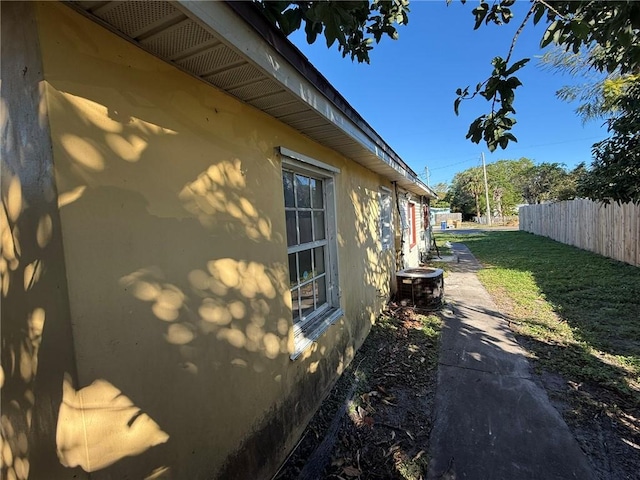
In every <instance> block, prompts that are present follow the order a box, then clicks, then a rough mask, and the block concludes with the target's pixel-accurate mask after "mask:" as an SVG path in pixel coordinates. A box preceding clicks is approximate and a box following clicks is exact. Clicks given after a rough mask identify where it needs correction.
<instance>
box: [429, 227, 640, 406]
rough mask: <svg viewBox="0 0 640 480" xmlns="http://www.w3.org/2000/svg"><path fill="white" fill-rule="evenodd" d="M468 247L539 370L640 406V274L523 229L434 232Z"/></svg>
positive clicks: (482, 278) (480, 274)
mask: <svg viewBox="0 0 640 480" xmlns="http://www.w3.org/2000/svg"><path fill="white" fill-rule="evenodd" d="M447 240H448V241H450V242H461V243H464V244H465V245H466V246H467V247H469V249H470V250H471V251H472V252H473V254H474V255H475V256H476V258H477V259H478V260H479V261H480V262H481V263H482V264H483V266H484V267H485V268H484V269H482V270H480V271H479V272H478V277H479V278H480V281H481V282H482V283H483V284H484V286H485V287H486V288H487V290H488V291H489V292H490V293H491V295H492V296H493V298H494V300H495V301H496V303H497V304H498V306H499V308H500V309H501V310H502V311H503V312H504V313H505V314H506V315H507V316H508V317H509V318H510V319H511V326H512V328H513V329H514V330H515V332H516V334H518V335H520V338H521V341H522V343H523V346H524V347H525V348H527V349H528V350H529V351H530V352H531V354H532V355H533V356H534V358H535V359H536V361H535V365H536V367H537V368H542V369H545V370H547V371H551V372H556V373H560V374H562V375H564V376H565V377H566V378H567V379H568V380H570V381H573V382H576V383H580V382H589V383H591V384H595V385H598V386H601V387H605V388H607V389H609V390H611V391H612V392H615V393H616V394H618V395H620V397H621V399H623V400H624V401H625V402H627V401H628V402H630V403H631V404H633V405H636V406H638V405H640V269H639V268H637V267H633V266H631V265H627V264H624V263H620V262H617V261H614V260H610V259H607V258H605V257H602V256H599V255H595V254H592V253H590V252H586V251H584V250H579V249H577V248H574V247H570V246H567V245H563V244H561V243H558V242H554V241H552V240H549V239H547V238H544V237H539V236H535V235H532V234H529V233H525V232H487V233H483V232H478V233H474V234H470V235H459V236H458V235H455V234H451V233H447V234H437V235H436V241H437V242H438V243H439V244H443V243H444V242H446V241H447Z"/></svg>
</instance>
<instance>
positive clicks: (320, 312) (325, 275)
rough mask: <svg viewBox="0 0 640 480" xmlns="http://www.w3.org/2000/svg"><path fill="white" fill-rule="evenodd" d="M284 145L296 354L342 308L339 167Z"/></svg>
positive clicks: (334, 317) (320, 331)
mask: <svg viewBox="0 0 640 480" xmlns="http://www.w3.org/2000/svg"><path fill="white" fill-rule="evenodd" d="M280 151H281V153H283V158H282V159H283V162H282V185H283V191H284V206H285V220H286V233H287V251H288V257H289V289H290V292H291V310H292V317H293V329H294V339H295V352H294V354H293V355H292V358H295V357H297V356H298V355H299V354H300V353H301V352H302V351H303V350H304V349H305V348H307V347H308V346H309V345H310V344H311V343H312V342H313V341H314V340H315V339H317V338H318V337H319V336H320V335H321V334H322V333H323V332H324V331H325V330H326V329H327V328H328V327H329V326H330V325H331V324H332V323H333V322H334V321H335V320H336V319H337V318H338V317H339V316H340V315H341V314H342V312H341V310H340V308H339V296H338V278H337V271H338V268H337V246H336V243H335V239H336V221H335V198H334V197H335V193H334V188H333V175H334V174H335V173H337V172H338V170H337V169H335V168H333V167H331V166H329V165H324V164H322V163H321V162H318V161H316V160H313V159H309V158H307V157H305V156H303V155H301V154H295V152H291V151H289V150H286V149H284V148H281V149H280ZM284 152H286V153H288V154H289V155H286V154H285V153H284ZM304 160H307V161H306V162H305V161H304ZM309 162H313V163H309Z"/></svg>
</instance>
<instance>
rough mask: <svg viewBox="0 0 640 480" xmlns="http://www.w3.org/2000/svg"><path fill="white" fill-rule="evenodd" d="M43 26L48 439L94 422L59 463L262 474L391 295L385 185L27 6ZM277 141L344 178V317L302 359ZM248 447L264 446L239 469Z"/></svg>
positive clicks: (61, 18)
mask: <svg viewBox="0 0 640 480" xmlns="http://www.w3.org/2000/svg"><path fill="white" fill-rule="evenodd" d="M38 25H39V32H40V37H41V38H40V40H41V45H42V54H43V63H44V77H45V83H46V97H47V107H48V110H49V119H50V128H51V137H52V143H53V155H54V163H55V175H56V181H57V189H58V192H59V197H58V205H59V208H60V218H61V223H62V234H63V243H64V251H65V255H66V271H67V278H68V285H69V297H70V310H71V323H72V327H73V341H74V346H75V352H76V363H77V369H78V378H79V384H76V385H73V384H72V382H70V381H68V382H66V383H65V385H64V395H65V399H66V402H63V404H64V408H63V409H62V410H61V417H60V419H59V422H58V439H59V443H60V442H62V443H63V444H65V445H70V444H72V443H73V440H72V439H73V438H76V437H75V435H78V433H77V432H78V428H80V427H78V424H77V422H81V420H78V418H80V417H79V416H78V415H79V409H81V408H82V407H81V405H86V404H87V403H91V402H93V403H91V404H92V405H94V407H95V408H94V410H93V412H94V413H93V414H94V415H95V417H92V418H93V420H92V422H87V421H86V420H85V427H83V428H81V430H82V433H83V434H84V435H86V436H87V438H88V439H89V440H88V443H89V444H88V445H85V447H87V448H86V449H85V450H86V451H85V453H82V452H78V451H74V450H73V449H69V450H65V451H64V452H62V457H63V459H64V460H63V463H64V462H67V463H69V464H72V465H73V464H80V465H81V466H83V468H85V470H86V469H89V470H94V471H96V472H97V473H96V477H95V478H122V475H123V474H124V473H125V472H126V473H127V474H128V475H130V476H131V478H145V477H147V476H149V475H152V474H153V475H155V477H154V478H192V479H195V478H211V476H212V475H215V474H219V473H220V471H221V470H220V469H221V468H222V466H223V464H225V461H227V460H228V459H229V458H233V455H234V452H235V454H236V457H235V458H236V460H237V461H240V462H244V463H245V466H246V467H247V471H255V472H262V473H263V474H266V473H268V472H269V470H270V469H271V470H272V469H273V465H277V464H278V463H279V461H280V460H282V459H283V458H284V455H285V454H286V451H287V449H288V448H290V447H291V446H292V444H293V442H294V441H295V439H296V437H297V436H298V435H299V433H300V431H301V429H302V428H303V426H304V422H305V421H306V420H308V418H309V417H310V415H311V414H312V413H313V408H315V406H317V404H318V402H319V400H320V398H321V396H322V395H323V394H324V393H325V392H326V390H327V388H328V387H329V386H330V385H331V383H332V382H333V380H334V379H335V377H336V375H337V374H339V373H341V371H342V369H343V368H344V366H345V365H346V364H348V362H349V361H350V360H351V358H352V357H353V355H354V353H355V348H357V346H359V345H360V343H361V342H362V340H363V339H364V336H365V335H366V333H367V332H368V328H369V326H370V324H371V322H372V321H373V320H374V319H375V316H376V315H377V313H378V312H379V309H380V307H381V305H382V303H383V301H384V299H385V297H386V295H387V294H388V288H389V285H388V283H389V275H390V272H392V271H393V258H392V254H391V253H390V252H386V253H385V254H382V252H381V248H380V242H379V238H378V237H379V233H378V226H379V223H378V222H379V220H378V213H379V212H378V208H379V205H378V189H379V186H380V185H386V186H389V183H388V181H386V180H384V179H383V178H380V177H379V176H378V175H376V174H374V173H372V172H370V171H369V170H366V169H365V168H363V167H361V166H359V165H357V164H355V163H353V162H351V161H349V160H347V159H345V158H344V157H342V156H340V155H339V154H337V153H336V152H334V151H332V150H329V149H327V148H324V147H322V146H321V145H318V144H316V143H314V142H312V141H311V140H309V139H308V138H306V137H304V136H302V135H300V134H299V133H297V132H296V131H295V130H293V129H291V128H289V127H287V126H285V125H283V124H281V123H279V122H277V121H276V120H274V119H273V118H271V117H269V116H267V115H265V114H263V113H261V112H259V111H257V110H255V109H254V108H252V107H250V106H247V105H245V104H243V103H241V102H239V101H237V100H235V99H234V98H232V97H230V96H228V95H225V94H223V93H221V92H219V91H217V90H216V89H214V88H212V87H210V86H208V85H205V84H204V83H202V82H200V81H198V80H196V79H194V78H192V77H190V76H188V75H186V74H184V73H182V72H180V71H179V70H177V69H175V68H173V67H171V66H170V65H168V64H166V63H164V62H162V61H160V60H158V59H155V58H154V57H152V56H150V55H149V54H147V53H145V52H143V51H142V50H140V49H138V48H136V47H135V46H133V45H131V44H130V43H128V42H126V41H124V40H123V39H121V38H119V37H117V36H116V35H114V34H112V33H110V32H108V31H107V30H105V29H103V28H101V27H100V26H98V25H96V24H94V23H92V22H90V21H89V20H87V19H86V18H84V17H82V16H81V15H79V14H77V13H75V12H74V11H73V10H71V9H69V8H68V7H66V6H64V5H60V4H53V3H42V4H40V5H39V6H38ZM43 108H44V107H43ZM278 146H285V147H287V148H289V149H292V150H295V151H298V152H301V153H304V154H305V155H308V156H310V157H313V158H316V159H318V160H321V161H322V162H325V163H328V164H331V165H333V166H335V167H337V168H339V169H340V170H341V173H340V174H338V175H337V176H336V179H335V181H336V201H337V204H338V208H337V210H338V219H337V224H338V225H337V226H338V252H339V253H338V254H339V281H340V288H341V291H342V297H341V298H342V299H341V303H342V307H343V308H344V310H345V316H344V317H343V318H342V319H341V320H339V321H338V322H337V323H336V324H335V325H334V326H332V327H330V329H329V330H328V331H327V332H325V334H324V335H323V336H322V337H321V338H320V339H319V340H318V342H317V343H316V344H314V345H313V347H312V348H311V349H309V350H308V351H307V352H305V354H304V355H303V356H302V357H301V358H299V359H297V360H295V361H292V360H290V359H289V355H290V353H291V351H292V348H293V341H292V334H291V331H292V328H291V327H292V325H291V307H290V304H291V300H290V295H289V291H288V271H287V248H286V241H285V222H284V202H283V195H282V178H281V163H280V158H279V157H278V156H277V154H276V147H278ZM61 388H62V386H61ZM138 409H141V411H142V412H144V415H143V416H142V417H140V418H141V421H139V420H138V417H135V415H136V412H137V411H138ZM132 412H133V413H132ZM80 413H82V412H80ZM87 425H88V426H87ZM107 425H108V428H106V426H107ZM265 432H266V433H265ZM127 435H129V436H128V437H127ZM261 435H262V436H261ZM252 438H256V439H261V440H260V445H262V446H263V447H265V445H264V443H265V441H264V439H267V440H269V439H271V443H270V444H269V445H266V447H271V448H274V449H276V451H272V452H269V456H268V457H266V458H257V459H256V458H243V455H244V453H243V452H245V451H246V452H251V451H252V449H253V451H254V453H255V450H256V448H259V447H255V445H254V446H252V445H253V444H252V440H251V439H252ZM65 442H66V443H65ZM254 443H256V442H254ZM256 444H257V443H256ZM243 449H244V450H243ZM230 456H231V457H230ZM252 462H253V463H252ZM232 463H233V462H232ZM254 464H255V465H254ZM229 465H230V464H228V465H227V467H225V468H228V469H227V470H225V471H227V472H233V471H234V470H233V469H234V467H233V465H231V466H229ZM261 469H263V470H261ZM92 478H93V477H92Z"/></svg>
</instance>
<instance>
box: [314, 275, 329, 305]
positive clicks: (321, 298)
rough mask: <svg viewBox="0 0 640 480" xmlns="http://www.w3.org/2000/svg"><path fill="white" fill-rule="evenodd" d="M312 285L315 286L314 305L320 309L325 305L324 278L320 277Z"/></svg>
mask: <svg viewBox="0 0 640 480" xmlns="http://www.w3.org/2000/svg"><path fill="white" fill-rule="evenodd" d="M313 283H315V285H316V305H317V307H320V306H321V305H324V304H325V303H327V284H326V281H325V277H320V278H318V279H317V280H316V281H315V282H313ZM317 307H316V308H317Z"/></svg>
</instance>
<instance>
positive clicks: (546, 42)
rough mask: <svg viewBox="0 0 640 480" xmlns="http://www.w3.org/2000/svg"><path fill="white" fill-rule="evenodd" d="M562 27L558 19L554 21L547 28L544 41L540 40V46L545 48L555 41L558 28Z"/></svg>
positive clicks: (543, 37)
mask: <svg viewBox="0 0 640 480" xmlns="http://www.w3.org/2000/svg"><path fill="white" fill-rule="evenodd" d="M559 27H560V22H559V21H558V20H556V21H555V22H553V23H552V24H551V25H549V27H548V28H547V30H546V31H545V32H544V35H543V36H542V41H541V42H540V48H544V47H546V46H547V45H549V44H550V43H551V42H552V41H553V37H554V35H555V34H556V30H557V29H558V28H559Z"/></svg>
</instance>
